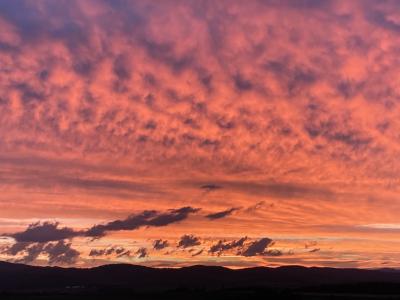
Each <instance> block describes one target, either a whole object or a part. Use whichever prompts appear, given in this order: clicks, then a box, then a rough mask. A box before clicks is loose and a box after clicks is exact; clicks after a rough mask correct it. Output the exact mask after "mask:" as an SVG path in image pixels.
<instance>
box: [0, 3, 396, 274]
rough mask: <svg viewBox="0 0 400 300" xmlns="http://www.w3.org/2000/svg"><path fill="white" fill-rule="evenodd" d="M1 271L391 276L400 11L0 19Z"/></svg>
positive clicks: (29, 14)
mask: <svg viewBox="0 0 400 300" xmlns="http://www.w3.org/2000/svg"><path fill="white" fill-rule="evenodd" d="M0 28H1V30H0V259H1V260H6V261H11V262H20V263H27V264H32V265H60V266H77V267H91V266H97V265H102V264H108V263H132V264H140V265H145V266H153V267H180V266H187V265H194V264H203V265H221V266H226V267H230V268H242V267H252V266H270V267H276V266H281V265H292V264H296V265H304V266H328V267H339V268H342V267H358V268H383V267H400V253H399V251H398V249H399V247H400V239H399V238H400V221H399V212H400V199H399V191H400V185H399V184H400V175H399V174H400V161H399V157H400V156H399V154H400V107H399V103H400V79H399V76H398V74H399V71H400V59H399V57H400V56H399V54H400V47H399V45H400V4H399V3H398V1H370V0H365V1H357V0H354V1H329V0H324V1H317V0H293V1H287V0H283V1H281V0H280V1H278V0H270V1H268V0H249V1H236V0H229V1H228V0H221V1H211V0H209V1H208V0H196V1H194V0H185V1H183V0H182V1H179V0H166V1H150V0H138V1H133V0H132V1H124V0H112V1H111V0H96V1H95V0H80V1H77V0H75V1H74V0H59V1H51V0H34V1H33V0H32V1H29V0H4V1H1V2H0Z"/></svg>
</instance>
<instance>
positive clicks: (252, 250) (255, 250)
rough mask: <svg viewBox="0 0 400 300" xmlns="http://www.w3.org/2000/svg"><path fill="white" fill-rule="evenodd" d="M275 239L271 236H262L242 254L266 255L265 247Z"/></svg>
mask: <svg viewBox="0 0 400 300" xmlns="http://www.w3.org/2000/svg"><path fill="white" fill-rule="evenodd" d="M272 243H273V241H272V240H271V239H269V238H262V239H260V240H258V241H255V242H253V243H251V244H250V245H249V246H248V247H247V249H245V250H244V251H243V252H241V253H240V254H241V255H243V256H257V255H264V254H265V249H266V248H267V247H268V246H270V245H271V244H272Z"/></svg>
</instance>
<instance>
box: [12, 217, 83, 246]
mask: <svg viewBox="0 0 400 300" xmlns="http://www.w3.org/2000/svg"><path fill="white" fill-rule="evenodd" d="M79 235H82V232H80V231H75V230H73V229H71V228H68V227H59V223H58V222H43V223H40V222H37V223H34V224H31V225H29V227H28V228H27V229H26V230H24V231H21V232H17V233H14V234H10V235H8V236H10V237H13V238H14V239H15V240H16V241H17V242H28V243H32V242H33V243H34V242H38V243H46V242H50V241H59V240H64V239H69V238H73V237H76V236H79Z"/></svg>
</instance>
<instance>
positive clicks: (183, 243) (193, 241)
mask: <svg viewBox="0 0 400 300" xmlns="http://www.w3.org/2000/svg"><path fill="white" fill-rule="evenodd" d="M198 245H200V239H199V238H198V237H195V236H194V235H188V234H185V235H183V236H182V237H181V239H180V240H179V243H178V247H179V248H188V247H192V246H198Z"/></svg>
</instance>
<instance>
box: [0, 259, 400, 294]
mask: <svg viewBox="0 0 400 300" xmlns="http://www.w3.org/2000/svg"><path fill="white" fill-rule="evenodd" d="M0 299H400V272H398V271H395V270H388V269H386V270H360V269H334V268H304V267H298V266H290V267H280V268H249V269H241V270H231V269H227V268H222V267H206V266H193V267H186V268H180V269H155V268H147V267H142V266H134V265H106V266H102V267H97V268H92V269H76V268H58V267H33V266H27V265H21V264H11V263H5V262H0Z"/></svg>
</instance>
